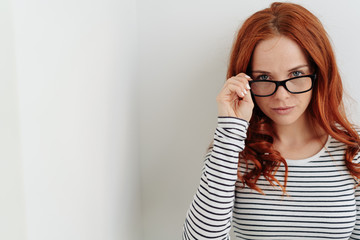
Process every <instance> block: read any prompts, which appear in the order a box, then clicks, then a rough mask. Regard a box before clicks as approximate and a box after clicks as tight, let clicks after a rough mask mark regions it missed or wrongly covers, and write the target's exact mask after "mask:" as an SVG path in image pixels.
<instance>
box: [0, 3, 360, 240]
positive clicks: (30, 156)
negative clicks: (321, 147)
mask: <svg viewBox="0 0 360 240" xmlns="http://www.w3.org/2000/svg"><path fill="white" fill-rule="evenodd" d="M270 3H271V1H267V0H256V1H245V0H228V1H215V0H210V1H209V0H198V1H193V0H192V1H190V0H183V1H166V0H152V1H145V0H122V1H119V0H101V1H100V0H90V1H89V0H87V1H85V0H61V1H60V0H53V1H47V0H27V1H25V0H2V1H1V2H0V30H1V31H0V52H1V54H0V83H1V85H0V86H1V87H0V91H1V92H0V98H1V99H0V143H1V144H0V239H7V240H13V239H14V240H15V239H16V240H25V239H28V240H48V239H52V240H57V239H59V240H60V239H61V240H63V239H69V240H80V239H81V240H82V239H84V240H85V239H86V240H104V239H106V240H115V239H121V240H122V239H124V240H125V239H126V240H140V239H149V240H155V239H156V240H159V239H161V240H162V239H164V240H168V239H180V238H181V231H182V224H183V221H184V218H185V215H186V211H187V209H188V207H189V204H190V202H191V200H192V196H193V194H194V193H195V190H196V187H197V184H198V183H199V177H200V171H201V167H202V162H203V155H204V153H205V151H206V148H207V146H208V144H209V143H210V141H211V139H212V134H213V131H214V128H215V126H216V115H217V114H216V102H215V97H216V95H217V94H218V92H219V90H220V88H221V86H222V84H223V83H224V81H225V74H226V67H227V63H228V56H229V51H230V49H231V44H232V40H233V38H234V35H235V32H236V31H237V29H238V28H239V27H240V25H241V23H242V22H243V21H244V20H245V19H246V18H247V17H249V16H250V15H251V14H252V13H254V12H255V11H258V10H260V9H263V8H265V7H268V6H269V4H270ZM301 4H303V5H304V6H305V7H307V8H308V9H309V10H311V11H312V12H314V13H315V14H316V15H317V16H318V17H319V19H320V20H321V21H322V22H323V24H324V26H325V28H326V30H327V31H328V33H329V35H330V38H331V40H332V43H333V46H334V50H335V53H336V57H337V60H338V64H339V67H340V71H341V74H342V77H343V80H344V85H345V89H346V91H347V93H348V95H349V96H351V97H352V98H353V100H352V101H350V100H349V98H347V100H346V102H347V106H348V108H349V113H351V117H352V119H353V120H354V122H357V123H359V120H360V118H359V114H358V110H359V107H358V105H357V102H359V101H360V97H359V94H358V92H359V90H360V83H359V82H360V78H359V75H358V73H357V70H358V69H359V60H358V56H360V47H359V44H358V39H360V36H359V31H358V29H359V23H360V14H358V9H359V7H360V2H359V1H356V0H352V1H351V0H345V1H341V2H340V1H336V0H332V1H331V0H318V1H310V0H306V1H305V0H303V1H301Z"/></svg>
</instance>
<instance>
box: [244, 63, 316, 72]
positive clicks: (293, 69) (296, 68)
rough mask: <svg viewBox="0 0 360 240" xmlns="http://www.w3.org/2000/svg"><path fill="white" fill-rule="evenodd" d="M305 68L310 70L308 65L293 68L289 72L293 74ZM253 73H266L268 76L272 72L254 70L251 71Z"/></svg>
mask: <svg viewBox="0 0 360 240" xmlns="http://www.w3.org/2000/svg"><path fill="white" fill-rule="evenodd" d="M304 67H307V68H309V65H308V64H302V65H299V66H296V67H294V68H291V69H289V70H288V71H289V72H292V71H295V70H298V69H301V68H304ZM251 72H252V73H266V74H269V73H271V72H268V71H262V70H254V71H251Z"/></svg>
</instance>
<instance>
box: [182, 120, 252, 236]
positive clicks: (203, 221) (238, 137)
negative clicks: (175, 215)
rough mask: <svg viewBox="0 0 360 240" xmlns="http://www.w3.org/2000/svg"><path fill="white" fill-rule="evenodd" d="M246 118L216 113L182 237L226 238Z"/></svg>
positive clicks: (246, 123) (245, 129)
mask: <svg viewBox="0 0 360 240" xmlns="http://www.w3.org/2000/svg"><path fill="white" fill-rule="evenodd" d="M248 125H249V124H248V122H247V121H245V120H242V119H238V118H232V117H218V126H217V128H216V130H215V134H214V144H213V147H212V150H211V151H210V152H209V153H208V154H207V155H206V157H205V162H204V168H203V171H202V175H201V179H200V185H199V187H198V189H197V192H196V194H195V195H194V199H193V201H192V203H191V205H190V209H189V210H188V213H187V216H186V220H185V223H184V229H183V239H186V240H188V239H229V231H230V228H231V219H232V210H233V205H234V197H235V183H236V180H237V169H238V156H239V152H241V151H242V150H243V149H244V146H245V138H246V131H247V128H248Z"/></svg>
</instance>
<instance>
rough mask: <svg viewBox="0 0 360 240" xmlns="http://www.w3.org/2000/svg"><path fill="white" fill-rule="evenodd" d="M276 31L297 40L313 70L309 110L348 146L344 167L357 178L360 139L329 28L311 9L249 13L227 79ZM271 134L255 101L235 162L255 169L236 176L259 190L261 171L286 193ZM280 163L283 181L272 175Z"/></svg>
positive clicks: (281, 6) (247, 65) (280, 6)
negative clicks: (347, 111) (350, 114)
mask: <svg viewBox="0 0 360 240" xmlns="http://www.w3.org/2000/svg"><path fill="white" fill-rule="evenodd" d="M278 35H283V36H286V37H288V38H290V39H292V40H294V41H295V42H297V43H298V44H299V46H300V47H301V48H302V49H303V51H304V53H305V54H306V56H307V58H308V60H309V62H310V64H311V65H312V66H313V68H314V69H315V71H316V75H317V79H316V81H315V85H314V89H313V96H312V99H311V102H310V104H309V107H308V110H307V111H308V113H309V116H310V118H311V119H312V120H313V121H314V122H315V123H317V125H318V126H320V127H321V128H323V129H324V130H325V131H326V132H327V133H328V134H329V135H331V136H332V137H333V138H335V139H337V140H338V141H340V142H342V143H344V144H346V145H347V148H346V151H345V163H346V166H347V168H348V170H349V171H350V173H351V175H352V176H353V177H354V178H355V179H356V180H357V179H359V178H360V166H359V165H358V164H355V163H353V161H352V160H353V158H354V156H355V155H356V153H357V152H358V150H359V143H360V138H359V135H358V133H357V132H356V130H355V129H354V127H353V125H352V124H351V123H350V122H349V121H348V119H347V117H346V114H345V110H344V105H343V101H342V95H343V87H342V82H341V77H340V74H339V72H338V68H337V65H336V61H335V56H334V53H333V50H332V47H331V44H330V41H329V39H328V36H327V33H326V31H325V29H324V27H323V26H322V24H321V22H320V21H319V20H318V18H317V17H315V16H314V15H313V14H312V13H311V12H309V11H308V10H307V9H305V8H304V7H302V6H300V5H297V4H292V3H277V2H275V3H272V4H271V6H270V8H266V9H264V10H262V11H259V12H256V13H255V14H253V15H252V16H250V17H249V18H248V19H247V20H246V21H245V22H244V24H243V25H242V27H241V28H240V30H239V32H238V34H237V37H236V39H235V42H234V45H233V48H232V52H231V56H230V63H229V68H228V72H227V78H230V77H232V76H236V75H237V74H239V73H241V72H246V73H247V74H250V73H251V57H252V54H253V51H254V49H255V47H256V45H257V43H258V42H259V41H262V40H265V39H269V38H271V37H274V36H278ZM274 134H275V133H274V132H273V130H272V127H271V120H270V119H269V118H268V117H267V116H266V115H265V114H264V113H262V111H261V110H260V108H259V107H258V106H257V105H256V102H255V107H254V109H253V115H252V118H251V119H250V126H249V129H248V137H247V140H246V142H245V149H244V151H243V152H241V153H240V155H239V160H241V161H239V163H240V162H242V161H245V163H246V166H248V163H249V161H250V162H253V163H254V168H253V169H251V170H250V171H247V172H246V173H245V174H240V172H239V173H238V177H239V179H240V180H241V181H242V182H243V184H246V185H248V186H249V187H250V188H252V189H255V190H257V191H259V192H262V191H261V189H260V188H259V187H258V186H257V185H256V182H257V180H258V178H259V177H260V176H261V175H263V176H264V177H265V178H266V179H267V180H268V181H269V182H270V184H272V185H275V184H277V185H279V186H280V187H281V188H282V190H283V192H284V193H285V192H286V190H285V189H286V181H287V173H288V168H287V164H286V161H285V159H284V158H283V157H282V156H281V154H280V153H279V152H278V151H276V150H275V149H274V148H273V136H274ZM281 164H283V165H284V166H285V176H284V177H285V178H284V179H285V180H284V184H281V183H280V182H279V181H278V180H277V179H276V178H275V174H276V171H277V169H278V168H279V167H280V165H281Z"/></svg>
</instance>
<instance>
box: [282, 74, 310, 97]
mask: <svg viewBox="0 0 360 240" xmlns="http://www.w3.org/2000/svg"><path fill="white" fill-rule="evenodd" d="M311 85H312V81H311V78H310V77H302V78H295V79H292V80H290V81H287V82H286V87H287V89H289V91H290V92H293V93H300V92H304V91H307V90H309V89H310V88H311Z"/></svg>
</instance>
